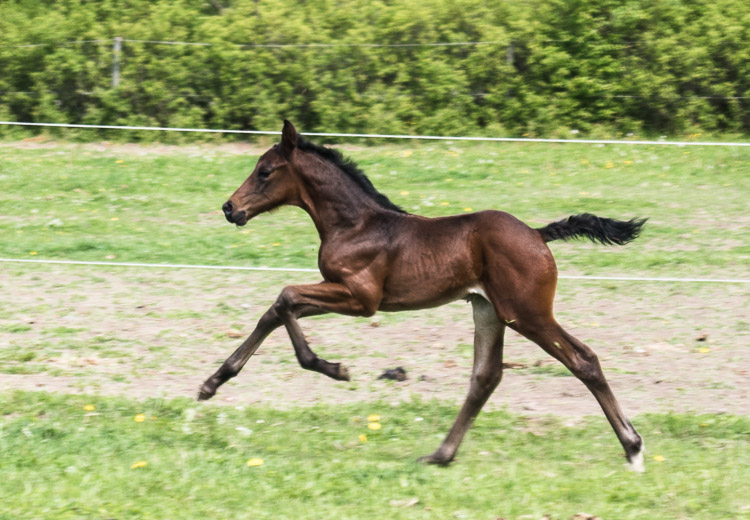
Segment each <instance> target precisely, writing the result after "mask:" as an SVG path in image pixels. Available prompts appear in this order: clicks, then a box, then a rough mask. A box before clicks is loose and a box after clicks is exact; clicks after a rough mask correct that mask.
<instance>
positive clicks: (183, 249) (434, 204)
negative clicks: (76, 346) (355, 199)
mask: <svg viewBox="0 0 750 520" xmlns="http://www.w3.org/2000/svg"><path fill="white" fill-rule="evenodd" d="M347 154H348V155H350V156H351V157H352V158H354V159H355V160H356V161H357V162H358V163H359V164H360V166H361V167H362V168H363V170H364V171H365V172H366V173H367V174H368V175H369V177H370V179H371V180H372V182H373V183H374V184H375V186H376V187H377V188H378V189H380V190H381V191H382V192H383V193H385V194H387V195H388V196H390V197H391V199H392V200H393V201H394V202H396V203H397V204H399V205H401V206H403V207H404V208H405V209H406V210H407V211H410V212H414V213H419V214H424V215H427V216H439V215H447V214H452V213H461V212H464V211H476V210H481V209H502V210H505V211H508V212H509V213H512V214H514V215H516V216H518V217H519V218H520V219H521V220H524V221H526V222H527V223H529V224H530V225H536V226H539V225H543V224H545V223H547V222H549V221H551V220H554V219H558V218H561V217H564V216H567V215H570V214H573V213H581V212H584V211H586V212H592V213H596V214H599V215H602V216H609V217H614V218H630V217H633V216H647V217H649V218H650V221H649V224H648V227H647V228H646V231H645V232H644V235H643V238H642V239H641V240H640V241H639V242H638V247H637V248H636V247H635V246H631V247H630V248H622V249H617V248H609V249H608V248H601V247H598V246H595V245H593V244H577V245H575V247H564V246H563V247H560V246H556V247H555V254H556V257H557V259H558V262H559V264H560V266H561V271H563V272H571V273H572V272H580V273H599V274H605V273H614V272H617V273H619V274H633V275H635V274H651V275H678V274H683V275H695V276H699V275H700V276H704V275H717V276H731V275H745V274H747V267H748V263H749V262H750V246H749V245H748V242H747V235H746V229H747V227H748V225H750V215H749V214H748V211H747V200H748V194H750V149H746V148H744V149H743V148H691V149H685V148H677V147H658V148H657V147H643V146H641V147H638V146H631V145H610V146H602V147H596V146H584V145H550V144H516V143H514V144H502V145H499V144H465V143H461V144H460V146H458V145H451V144H445V143H439V144H421V145H419V146H416V147H410V148H405V147H403V146H386V147H375V148H360V149H356V150H351V151H348V152H347ZM256 160H257V155H252V154H228V153H223V152H221V151H219V150H216V149H215V148H211V147H204V148H200V147H193V148H189V147H188V148H179V147H172V148H167V149H164V148H162V149H159V148H153V147H151V148H149V147H145V148H142V149H139V148H127V147H122V146H120V147H117V146H115V147H111V148H107V147H100V148H95V147H88V148H87V147H85V146H78V147H76V146H69V147H65V148H55V147H52V148H42V149H19V148H15V147H13V146H11V145H5V146H3V147H0V182H1V183H2V184H1V186H2V189H3V198H2V201H0V215H2V221H0V233H2V235H3V236H4V237H8V239H6V240H3V241H2V243H0V256H2V257H16V258H66V259H80V260H101V261H104V260H108V259H109V260H116V261H143V262H182V263H206V264H231V265H269V266H282V267H288V266H296V267H315V265H316V259H317V247H316V246H317V235H316V232H315V228H314V227H313V225H312V223H311V222H310V220H309V218H308V216H307V215H305V214H304V213H303V212H302V211H301V210H298V209H296V208H285V209H282V210H279V211H278V212H276V213H274V214H271V215H263V216H261V217H259V218H258V219H257V220H256V221H255V222H253V223H252V225H250V226H247V227H245V228H243V229H238V228H234V227H232V226H231V225H229V224H227V223H226V222H225V221H224V220H223V217H222V215H221V213H220V211H219V208H220V206H221V204H222V203H223V202H224V201H225V200H226V198H227V197H228V196H229V195H230V194H231V193H232V192H233V191H234V190H235V189H236V188H237V186H239V184H240V183H241V182H242V181H243V180H244V179H245V177H246V176H247V175H249V173H250V172H251V171H252V169H253V167H254V165H255V161H256Z"/></svg>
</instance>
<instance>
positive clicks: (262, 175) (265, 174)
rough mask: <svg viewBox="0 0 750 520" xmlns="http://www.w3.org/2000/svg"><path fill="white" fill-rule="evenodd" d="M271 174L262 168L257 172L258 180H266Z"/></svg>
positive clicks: (270, 171)
mask: <svg viewBox="0 0 750 520" xmlns="http://www.w3.org/2000/svg"><path fill="white" fill-rule="evenodd" d="M272 172H273V170H272V169H270V168H262V169H260V170H258V178H259V179H260V180H262V181H264V180H266V179H267V178H268V176H269V175H271V173H272Z"/></svg>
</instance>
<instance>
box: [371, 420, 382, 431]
mask: <svg viewBox="0 0 750 520" xmlns="http://www.w3.org/2000/svg"><path fill="white" fill-rule="evenodd" d="M367 427H368V428H370V429H371V430H379V429H380V428H382V427H383V426H382V425H381V424H380V423H379V422H371V423H370V424H368V425H367Z"/></svg>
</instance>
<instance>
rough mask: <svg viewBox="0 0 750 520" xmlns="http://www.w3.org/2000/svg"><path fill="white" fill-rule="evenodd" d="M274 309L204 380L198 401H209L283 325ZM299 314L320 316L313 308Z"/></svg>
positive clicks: (274, 308)
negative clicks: (270, 335) (269, 336)
mask: <svg viewBox="0 0 750 520" xmlns="http://www.w3.org/2000/svg"><path fill="white" fill-rule="evenodd" d="M276 307H277V306H276V305H272V306H271V308H269V309H268V310H267V311H266V312H265V314H263V316H262V317H261V318H260V321H258V325H257V326H256V327H255V330H253V332H252V333H251V334H250V336H248V338H247V339H246V340H245V341H244V342H243V343H242V345H240V346H239V348H237V350H235V351H234V353H233V354H232V355H231V356H229V357H228V358H227V359H226V361H224V363H222V365H221V367H220V368H219V370H217V371H216V372H215V373H214V374H213V375H212V376H211V377H209V378H208V379H206V381H205V382H204V383H203V385H202V386H201V388H200V391H199V392H198V400H199V401H205V400H207V399H211V398H212V397H213V396H214V395H215V394H216V391H217V390H218V388H219V387H220V386H221V385H223V384H224V383H226V382H227V381H229V380H230V379H232V378H233V377H235V376H236V375H237V374H239V373H240V370H242V367H244V366H245V364H246V363H247V361H248V360H249V359H250V357H251V356H252V355H253V354H254V353H255V351H256V350H258V347H260V345H261V343H263V341H264V340H265V339H266V338H267V337H268V335H269V334H271V332H273V331H274V330H276V329H277V328H279V327H281V325H283V322H282V321H281V318H280V317H279V314H278V312H277V309H276ZM305 311H306V312H305ZM299 312H300V317H302V316H312V315H315V314H321V312H320V311H318V309H315V308H308V309H299Z"/></svg>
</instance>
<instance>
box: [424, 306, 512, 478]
mask: <svg viewBox="0 0 750 520" xmlns="http://www.w3.org/2000/svg"><path fill="white" fill-rule="evenodd" d="M471 304H472V309H473V314H474V367H473V370H472V373H471V382H470V386H469V394H468V395H467V396H466V401H465V402H464V404H463V407H462V408H461V411H460V412H459V414H458V416H457V417H456V420H455V422H454V423H453V427H452V428H451V430H450V432H449V433H448V436H447V437H446V438H445V440H444V441H443V443H442V444H441V445H440V447H439V448H438V449H437V451H435V453H433V454H431V455H427V456H425V457H422V458H420V459H419V460H420V461H421V462H427V463H430V464H440V465H447V464H449V463H450V462H451V461H452V460H453V458H454V457H455V456H456V452H457V451H458V447H459V445H460V444H461V440H462V439H463V437H464V435H465V434H466V432H467V431H468V430H469V428H470V427H471V424H472V422H473V421H474V419H475V418H476V416H477V415H478V414H479V411H480V410H481V409H482V406H484V403H486V402H487V399H489V397H490V395H491V394H492V392H493V391H494V390H495V388H497V385H498V384H499V383H500V379H501V378H502V374H503V335H504V333H505V325H504V324H503V323H502V322H501V321H500V320H499V319H498V317H497V313H496V312H495V308H494V307H493V305H492V304H491V303H490V302H488V301H487V300H486V299H484V298H483V297H481V296H479V295H474V296H473V297H472V299H471Z"/></svg>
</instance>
